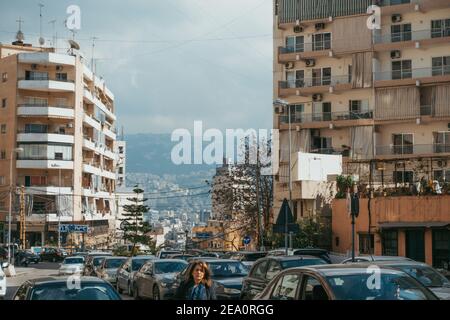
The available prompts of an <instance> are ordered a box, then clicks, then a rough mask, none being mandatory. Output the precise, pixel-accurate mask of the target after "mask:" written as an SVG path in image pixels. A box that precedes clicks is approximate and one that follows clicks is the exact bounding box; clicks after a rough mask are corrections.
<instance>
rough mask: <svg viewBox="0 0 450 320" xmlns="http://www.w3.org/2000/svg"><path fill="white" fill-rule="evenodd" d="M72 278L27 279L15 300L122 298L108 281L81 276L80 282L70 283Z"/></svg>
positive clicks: (17, 292) (18, 290)
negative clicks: (71, 284) (72, 284)
mask: <svg viewBox="0 0 450 320" xmlns="http://www.w3.org/2000/svg"><path fill="white" fill-rule="evenodd" d="M68 283H70V279H68V278H67V277H62V278H54V277H48V278H38V279H33V280H28V281H25V282H24V283H23V284H22V285H21V286H20V287H19V289H17V291H16V293H15V295H14V298H13V300H121V298H120V295H119V294H118V293H117V292H116V290H114V288H113V287H112V286H111V284H109V283H108V282H106V281H104V280H102V279H99V278H93V277H81V278H80V281H79V283H77V285H74V286H70V285H68Z"/></svg>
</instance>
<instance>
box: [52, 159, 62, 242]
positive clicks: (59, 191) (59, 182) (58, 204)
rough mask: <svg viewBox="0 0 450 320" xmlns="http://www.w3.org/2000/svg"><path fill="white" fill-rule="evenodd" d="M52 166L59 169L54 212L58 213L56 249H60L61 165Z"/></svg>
mask: <svg viewBox="0 0 450 320" xmlns="http://www.w3.org/2000/svg"><path fill="white" fill-rule="evenodd" d="M52 167H53V168H58V171H59V181H58V185H59V188H58V189H59V190H58V202H57V209H56V211H57V212H56V214H57V215H58V249H61V166H60V165H59V164H56V163H54V164H52Z"/></svg>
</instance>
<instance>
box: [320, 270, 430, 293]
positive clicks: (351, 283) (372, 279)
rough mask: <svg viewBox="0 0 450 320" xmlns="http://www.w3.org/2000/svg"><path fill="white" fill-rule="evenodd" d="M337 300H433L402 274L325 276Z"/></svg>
mask: <svg viewBox="0 0 450 320" xmlns="http://www.w3.org/2000/svg"><path fill="white" fill-rule="evenodd" d="M326 279H327V282H328V283H329V284H330V286H331V288H332V291H333V293H334V295H335V297H336V299H337V300H428V299H431V300H433V299H435V297H434V296H433V295H432V294H431V293H429V292H428V291H427V290H426V289H425V288H423V287H422V286H420V285H419V284H418V283H417V282H416V281H415V280H414V279H412V278H411V277H409V276H408V275H407V274H405V273H403V272H383V271H379V272H374V273H370V272H369V273H366V272H364V273H362V272H361V273H357V274H355V273H353V274H344V275H342V274H339V275H330V276H326Z"/></svg>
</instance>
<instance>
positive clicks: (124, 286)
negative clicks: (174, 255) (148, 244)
mask: <svg viewBox="0 0 450 320" xmlns="http://www.w3.org/2000/svg"><path fill="white" fill-rule="evenodd" d="M154 259H157V258H156V257H155V256H154V255H143V256H136V257H131V258H128V260H127V261H126V262H125V263H124V264H122V266H121V267H120V268H119V269H118V270H117V282H116V289H117V291H118V292H119V293H122V292H123V291H125V292H126V293H127V294H128V295H129V296H130V297H131V296H133V286H132V284H133V279H134V275H135V274H136V272H137V271H138V270H139V269H140V268H141V267H142V266H143V265H144V263H146V262H147V261H149V260H154Z"/></svg>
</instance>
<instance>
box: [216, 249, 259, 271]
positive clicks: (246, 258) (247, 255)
mask: <svg viewBox="0 0 450 320" xmlns="http://www.w3.org/2000/svg"><path fill="white" fill-rule="evenodd" d="M265 256H267V252H264V251H236V252H230V253H228V254H225V255H224V256H223V257H222V258H224V259H232V260H238V261H241V262H242V263H243V264H244V265H245V266H247V267H248V269H250V267H251V266H252V265H253V263H254V262H255V261H256V260H258V259H261V258H264V257H265Z"/></svg>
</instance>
